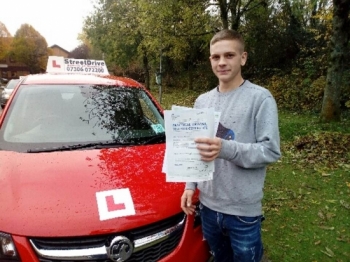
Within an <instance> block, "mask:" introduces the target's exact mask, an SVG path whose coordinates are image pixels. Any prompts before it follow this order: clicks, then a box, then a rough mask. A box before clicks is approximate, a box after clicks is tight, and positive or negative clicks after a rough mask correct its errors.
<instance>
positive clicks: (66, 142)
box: [0, 85, 165, 152]
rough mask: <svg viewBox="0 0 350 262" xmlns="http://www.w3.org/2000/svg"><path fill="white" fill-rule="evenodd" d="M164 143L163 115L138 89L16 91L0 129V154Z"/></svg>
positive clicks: (69, 87)
mask: <svg viewBox="0 0 350 262" xmlns="http://www.w3.org/2000/svg"><path fill="white" fill-rule="evenodd" d="M159 138H162V139H159ZM164 138H165V131H164V119H163V116H162V114H161V113H160V111H159V109H158V108H157V107H156V106H155V104H154V103H153V101H152V100H151V99H150V97H149V95H148V94H147V92H145V90H143V89H141V88H130V87H119V86H99V85H32V86H21V87H20V88H19V89H18V92H16V95H15V97H14V99H13V101H12V103H11V105H10V107H9V110H8V112H7V114H6V116H5V120H4V123H3V125H2V126H1V129H0V150H11V151H18V152H28V150H29V151H30V150H38V151H40V149H42V150H43V151H44V150H45V149H48V150H51V149H52V151H53V150H55V149H56V148H57V149H59V148H61V149H62V148H73V149H74V148H80V146H81V148H83V147H86V148H87V147H88V146H89V145H91V146H92V147H93V145H100V146H103V145H107V146H109V145H120V146H122V145H128V146H129V145H140V144H145V143H148V142H150V141H153V142H154V143H156V142H157V141H163V142H164Z"/></svg>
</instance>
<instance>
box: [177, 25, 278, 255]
mask: <svg viewBox="0 0 350 262" xmlns="http://www.w3.org/2000/svg"><path fill="white" fill-rule="evenodd" d="M246 61H247V53H246V52H245V51H244V41H243V38H242V37H241V35H240V34H238V33H237V32H235V31H233V30H222V31H220V32H218V33H216V34H215V35H214V37H213V38H212V40H211V42H210V62H211V67H212V70H213V72H214V74H215V75H216V76H217V78H218V80H219V85H218V86H217V87H215V88H214V89H213V90H211V91H209V92H207V93H205V94H202V95H200V96H199V97H198V98H197V100H196V102H195V105H194V107H195V108H208V107H214V108H215V110H216V111H219V112H221V118H220V124H219V128H218V132H217V134H216V137H215V138H197V139H196V140H195V141H196V143H198V144H197V148H198V149H199V152H200V154H201V157H202V160H203V161H213V160H214V161H215V172H214V178H213V180H212V181H206V182H200V183H186V188H185V191H184V193H183V195H182V197H181V207H182V209H183V211H184V212H185V213H186V214H187V215H191V214H193V212H194V209H195V206H194V205H193V203H192V197H193V194H194V191H195V190H196V189H198V190H199V199H200V202H201V204H200V210H201V219H202V229H203V235H204V238H205V239H206V240H207V241H208V244H209V246H210V249H211V251H212V253H213V255H214V258H215V261H216V262H226V261H228V262H232V261H234V262H245V261H250V262H252V261H255V262H259V261H260V260H261V259H262V255H263V245H262V240H261V233H260V231H261V219H262V203H261V201H262V198H263V187H264V180H265V175H266V166H267V165H268V164H271V163H273V162H276V161H277V160H278V159H279V158H280V157H281V152H280V138H279V129H278V114H277V106H276V102H275V100H274V98H273V96H272V95H271V93H270V92H269V91H268V90H267V89H265V88H263V87H261V86H258V85H255V84H253V83H251V82H250V81H248V80H245V79H243V77H242V74H241V67H242V66H244V65H245V63H246Z"/></svg>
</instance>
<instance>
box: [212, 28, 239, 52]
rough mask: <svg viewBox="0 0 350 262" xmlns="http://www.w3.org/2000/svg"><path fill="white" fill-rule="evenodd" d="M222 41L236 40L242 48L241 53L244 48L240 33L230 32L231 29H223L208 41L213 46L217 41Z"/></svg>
mask: <svg viewBox="0 0 350 262" xmlns="http://www.w3.org/2000/svg"><path fill="white" fill-rule="evenodd" d="M222 40H236V41H238V42H239V43H240V44H241V46H242V52H244V46H245V43H244V39H243V37H242V35H241V34H240V33H238V32H237V31H235V30H232V29H223V30H221V31H219V32H217V33H216V34H215V35H214V36H213V38H212V39H211V40H210V45H213V44H215V43H217V42H219V41H222Z"/></svg>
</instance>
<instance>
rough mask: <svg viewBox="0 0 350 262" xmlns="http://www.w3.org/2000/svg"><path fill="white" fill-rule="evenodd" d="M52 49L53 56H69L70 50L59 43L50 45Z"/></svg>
mask: <svg viewBox="0 0 350 262" xmlns="http://www.w3.org/2000/svg"><path fill="white" fill-rule="evenodd" d="M50 49H51V51H52V53H51V55H53V56H63V57H65V58H67V57H68V56H69V52H68V51H67V50H65V49H63V48H62V47H60V46H59V45H52V46H50Z"/></svg>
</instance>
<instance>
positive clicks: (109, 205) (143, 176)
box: [0, 144, 184, 237]
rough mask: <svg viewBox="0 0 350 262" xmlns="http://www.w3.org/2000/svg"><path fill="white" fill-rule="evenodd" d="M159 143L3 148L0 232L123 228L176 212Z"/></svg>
mask: <svg viewBox="0 0 350 262" xmlns="http://www.w3.org/2000/svg"><path fill="white" fill-rule="evenodd" d="M164 150H165V145H164V144H157V145H148V146H137V147H125V148H115V149H102V150H76V151H64V152H52V153H37V154H27V153H16V152H8V151H7V152H5V151H0V163H1V165H0V188H1V194H0V203H1V205H0V214H1V215H0V231H3V232H7V233H11V234H16V235H25V236H45V237H51V236H82V235H94V234H101V233H111V232H120V231H124V230H128V229H131V228H135V227H139V226H142V225H146V224H149V223H151V222H155V221H158V220H160V219H163V218H166V217H169V216H171V215H174V214H176V213H179V212H181V209H180V196H181V194H182V192H183V188H184V185H183V183H167V182H165V174H163V173H161V169H162V163H163V157H164Z"/></svg>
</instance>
